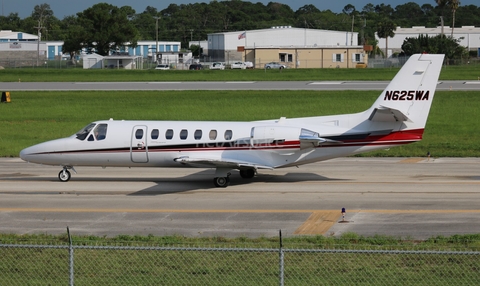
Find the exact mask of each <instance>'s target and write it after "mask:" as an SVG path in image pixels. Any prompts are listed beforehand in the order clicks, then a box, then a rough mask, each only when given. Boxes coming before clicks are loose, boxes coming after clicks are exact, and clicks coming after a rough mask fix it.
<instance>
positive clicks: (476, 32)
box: [375, 26, 480, 57]
mask: <svg viewBox="0 0 480 286" xmlns="http://www.w3.org/2000/svg"><path fill="white" fill-rule="evenodd" d="M442 30H443V34H444V35H446V36H448V37H449V36H450V35H451V34H452V28H451V27H443V29H442V27H441V26H439V27H435V28H425V27H423V26H413V27H411V28H402V27H397V29H396V30H395V35H394V36H393V37H392V38H390V37H389V38H388V52H387V53H388V57H391V56H392V54H394V53H400V52H401V51H402V44H403V41H404V40H405V39H406V38H418V36H419V35H428V36H429V37H434V36H437V35H440V34H442ZM453 37H454V38H455V39H460V42H459V43H460V45H461V46H464V47H466V48H467V49H468V50H471V51H472V50H473V51H476V50H480V28H477V27H475V26H463V27H461V28H454V29H453ZM375 39H377V41H378V47H379V48H380V49H382V50H385V46H386V43H385V39H380V38H379V37H378V35H377V33H375ZM479 54H480V52H479Z"/></svg>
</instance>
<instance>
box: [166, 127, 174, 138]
mask: <svg viewBox="0 0 480 286" xmlns="http://www.w3.org/2000/svg"><path fill="white" fill-rule="evenodd" d="M165 138H166V139H168V140H172V138H173V130H172V129H167V131H166V132H165Z"/></svg>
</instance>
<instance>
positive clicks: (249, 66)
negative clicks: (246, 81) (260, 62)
mask: <svg viewBox="0 0 480 286" xmlns="http://www.w3.org/2000/svg"><path fill="white" fill-rule="evenodd" d="M245 67H246V68H247V69H253V63H252V62H245Z"/></svg>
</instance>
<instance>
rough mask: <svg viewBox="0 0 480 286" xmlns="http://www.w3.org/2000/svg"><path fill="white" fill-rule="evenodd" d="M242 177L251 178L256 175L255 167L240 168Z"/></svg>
mask: <svg viewBox="0 0 480 286" xmlns="http://www.w3.org/2000/svg"><path fill="white" fill-rule="evenodd" d="M240 177H242V178H244V179H251V178H253V177H255V170H254V169H245V170H240Z"/></svg>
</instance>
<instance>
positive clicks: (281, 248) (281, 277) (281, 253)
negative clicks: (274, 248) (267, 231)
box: [278, 229, 284, 286]
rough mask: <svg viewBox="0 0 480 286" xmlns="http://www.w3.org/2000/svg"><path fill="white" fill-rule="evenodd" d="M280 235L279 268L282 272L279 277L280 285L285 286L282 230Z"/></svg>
mask: <svg viewBox="0 0 480 286" xmlns="http://www.w3.org/2000/svg"><path fill="white" fill-rule="evenodd" d="M278 232H279V234H280V248H279V249H278V251H279V252H278V255H279V267H280V271H279V273H278V275H279V277H278V278H279V283H278V284H279V285H280V286H283V285H284V261H283V242H282V230H281V229H280V230H279V231H278Z"/></svg>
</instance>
